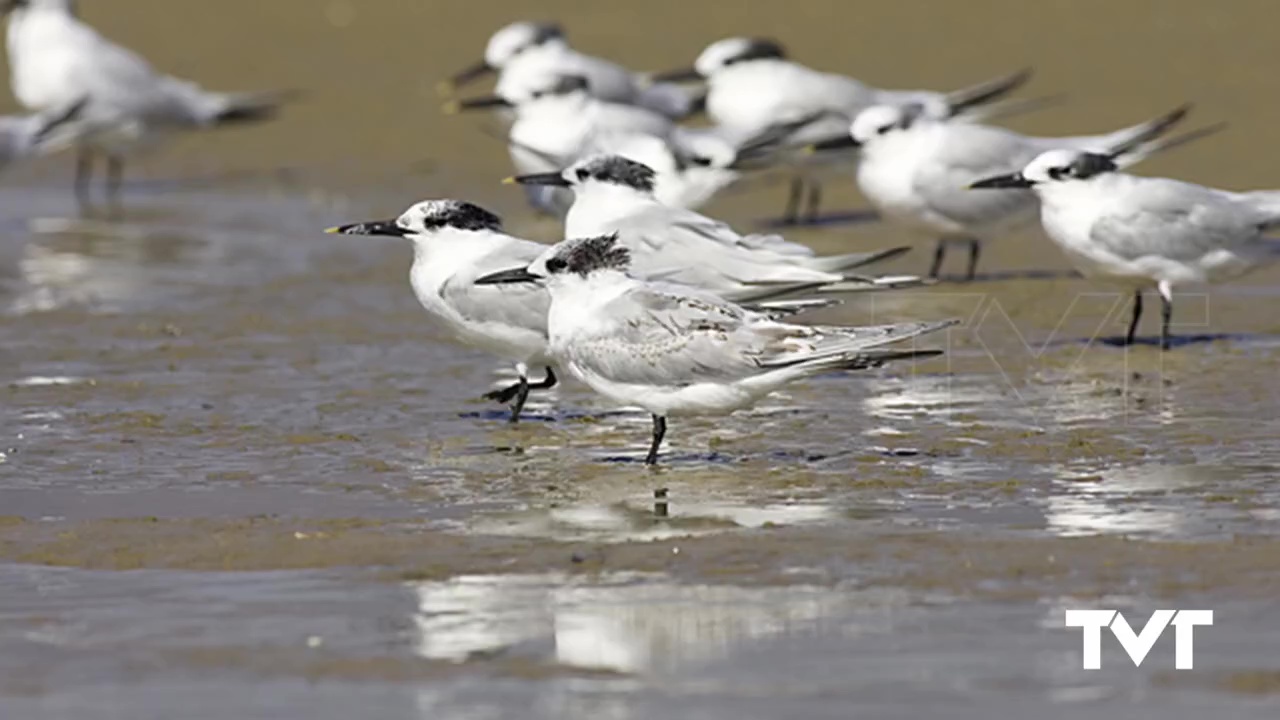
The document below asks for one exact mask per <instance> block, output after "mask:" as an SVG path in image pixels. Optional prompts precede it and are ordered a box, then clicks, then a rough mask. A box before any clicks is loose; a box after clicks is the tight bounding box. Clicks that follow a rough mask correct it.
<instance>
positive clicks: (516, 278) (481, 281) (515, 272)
mask: <svg viewBox="0 0 1280 720" xmlns="http://www.w3.org/2000/svg"><path fill="white" fill-rule="evenodd" d="M541 279H542V276H541V275H534V274H533V273H531V272H529V269H528V268H522V267H521V268H512V269H510V270H499V271H498V272H496V273H489V274H488V275H485V276H483V277H480V278H477V279H476V280H475V284H476V285H510V284H513V283H534V282H538V281H539V280H541Z"/></svg>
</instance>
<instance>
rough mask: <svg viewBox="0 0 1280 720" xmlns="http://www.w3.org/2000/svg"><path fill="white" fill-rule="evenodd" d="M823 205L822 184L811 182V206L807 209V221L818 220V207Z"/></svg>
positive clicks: (805, 216)
mask: <svg viewBox="0 0 1280 720" xmlns="http://www.w3.org/2000/svg"><path fill="white" fill-rule="evenodd" d="M821 207H822V185H820V184H819V183H816V182H810V183H809V206H808V208H807V209H806V210H805V215H804V218H805V222H807V223H810V224H812V223H815V222H817V221H818V209H819V208H821Z"/></svg>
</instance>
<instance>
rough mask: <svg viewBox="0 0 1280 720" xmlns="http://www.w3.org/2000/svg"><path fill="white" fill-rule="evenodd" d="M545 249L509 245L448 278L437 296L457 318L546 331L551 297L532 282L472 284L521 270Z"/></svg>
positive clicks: (528, 244)
mask: <svg viewBox="0 0 1280 720" xmlns="http://www.w3.org/2000/svg"><path fill="white" fill-rule="evenodd" d="M542 250H545V247H543V246H541V245H538V244H537V243H532V242H522V243H518V244H513V245H509V246H507V247H505V248H503V249H502V250H500V251H497V252H494V253H491V254H489V255H487V256H486V257H484V258H482V259H481V260H480V261H479V262H477V263H475V264H473V265H472V266H470V267H469V268H468V269H467V272H465V273H458V274H456V275H454V276H453V277H452V278H450V279H449V281H448V282H446V283H445V284H444V286H443V287H442V288H441V290H440V294H441V296H442V297H443V298H444V299H445V301H446V302H448V303H449V305H450V306H451V307H453V309H454V311H456V312H457V313H458V314H459V315H461V316H462V317H463V318H466V319H467V320H470V321H472V322H484V323H496V324H501V325H509V326H512V327H519V328H525V329H528V330H534V331H540V332H542V333H544V334H545V333H546V331H547V308H548V307H549V306H550V305H551V296H550V295H549V294H548V293H547V289H546V288H545V287H543V286H542V285H539V284H535V283H512V284H505V285H476V284H475V282H474V281H475V280H476V279H477V278H480V277H483V276H485V275H488V274H490V273H494V272H499V271H501V270H510V269H512V268H517V267H525V266H527V265H529V263H531V262H533V261H534V260H535V259H536V258H537V257H538V255H540V254H541V252H542Z"/></svg>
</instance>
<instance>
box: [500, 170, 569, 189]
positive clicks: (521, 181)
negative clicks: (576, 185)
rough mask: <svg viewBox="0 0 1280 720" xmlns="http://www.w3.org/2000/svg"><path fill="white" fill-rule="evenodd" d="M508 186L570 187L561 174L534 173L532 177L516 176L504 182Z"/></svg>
mask: <svg viewBox="0 0 1280 720" xmlns="http://www.w3.org/2000/svg"><path fill="white" fill-rule="evenodd" d="M502 182H503V183H505V184H507V185H550V186H552V187H566V188H567V187H570V184H569V181H568V180H565V179H564V177H562V176H561V175H560V173H534V174H532V175H516V176H515V177H509V178H507V179H505V180H503V181H502Z"/></svg>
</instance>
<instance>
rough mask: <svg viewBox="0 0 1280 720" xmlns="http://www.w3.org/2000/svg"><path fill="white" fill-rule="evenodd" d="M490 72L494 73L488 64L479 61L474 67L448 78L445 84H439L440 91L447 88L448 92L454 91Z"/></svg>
mask: <svg viewBox="0 0 1280 720" xmlns="http://www.w3.org/2000/svg"><path fill="white" fill-rule="evenodd" d="M492 72H494V69H493V67H491V66H490V65H489V63H487V62H485V61H484V60H481V61H480V62H478V63H476V64H475V65H472V66H470V67H468V68H466V69H465V70H463V71H461V72H459V73H458V74H456V75H454V76H453V77H451V78H449V79H448V80H446V81H445V82H443V83H441V84H440V86H441V89H446V88H447V89H449V90H456V89H458V88H460V87H462V86H463V85H469V84H471V83H473V82H475V81H476V80H479V79H480V78H482V77H484V76H485V75H488V74H490V73H492Z"/></svg>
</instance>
